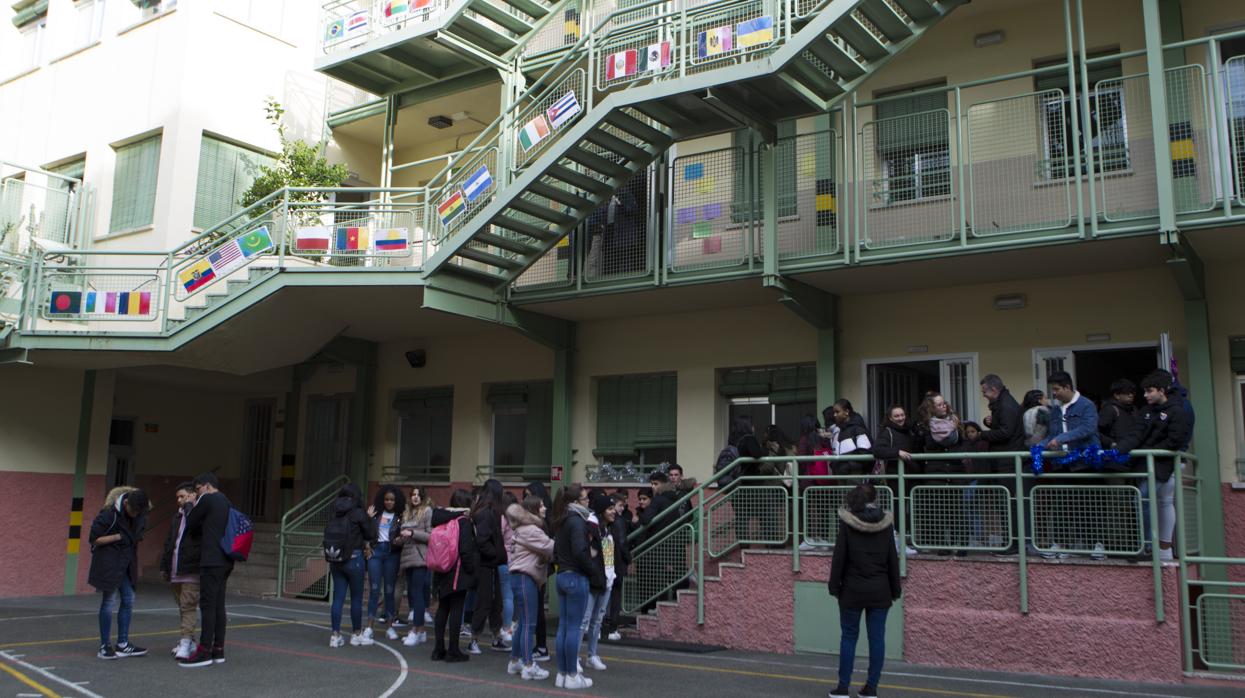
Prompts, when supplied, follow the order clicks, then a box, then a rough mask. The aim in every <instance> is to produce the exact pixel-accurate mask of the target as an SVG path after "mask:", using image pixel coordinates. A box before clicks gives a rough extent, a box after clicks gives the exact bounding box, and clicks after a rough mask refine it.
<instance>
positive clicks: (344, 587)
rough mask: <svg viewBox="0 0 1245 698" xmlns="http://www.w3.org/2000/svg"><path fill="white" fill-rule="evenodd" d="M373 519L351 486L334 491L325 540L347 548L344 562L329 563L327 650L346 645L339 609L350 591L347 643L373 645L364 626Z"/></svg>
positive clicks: (354, 488) (352, 485)
mask: <svg viewBox="0 0 1245 698" xmlns="http://www.w3.org/2000/svg"><path fill="white" fill-rule="evenodd" d="M376 535H377V534H376V518H375V517H371V516H368V515H367V514H366V513H364V511H363V492H361V491H360V490H359V486H358V485H355V484H354V483H346V484H345V485H342V486H341V489H339V490H338V491H337V499H336V500H334V502H333V519H331V520H330V521H329V523H328V525H327V526H326V527H325V532H324V537H325V538H326V539H329V538H342V539H344V540H345V541H346V546H345V547H346V549H345V550H343V551H342V558H343V559H345V562H331V563H329V574H330V575H332V578H333V603H332V605H331V606H330V607H329V621H330V624H331V625H332V633H333V634H332V635H330V636H329V647H333V648H337V647H341V646H343V645H345V644H346V641H345V638H343V637H342V633H341V630H342V606H344V605H345V603H346V592H347V591H349V592H350V626H351V630H352V631H353V632H352V634H351V636H350V644H351V645H352V646H355V647H359V646H367V645H371V644H373V640H372V635H371V633H367V632H365V629H364V626H363V573H364V570H365V569H366V568H367V561H368V558H370V557H371V556H372V544H373V543H374V542H375V541H376Z"/></svg>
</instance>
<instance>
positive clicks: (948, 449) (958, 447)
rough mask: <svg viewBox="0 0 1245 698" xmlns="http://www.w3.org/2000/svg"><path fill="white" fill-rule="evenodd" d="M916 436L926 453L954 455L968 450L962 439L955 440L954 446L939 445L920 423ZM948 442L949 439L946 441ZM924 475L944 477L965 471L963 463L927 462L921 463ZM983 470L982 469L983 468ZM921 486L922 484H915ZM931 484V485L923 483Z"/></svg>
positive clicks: (925, 425)
mask: <svg viewBox="0 0 1245 698" xmlns="http://www.w3.org/2000/svg"><path fill="white" fill-rule="evenodd" d="M916 436H917V437H918V438H919V439H920V440H921V448H922V450H924V451H925V452H926V453H956V452H962V451H968V450H970V449H969V448H968V446H967V444H965V443H964V442H963V438H962V437H961V438H959V439H957V440H956V444H955V445H954V446H947V445H945V444H942V443H939V442H938V441H937V440H936V439H935V438H934V435H933V434H931V433H930V431H929V424H928V423H920V424H917V425H916ZM947 440H948V441H949V440H950V439H947ZM923 466H924V468H925V474H926V475H945V474H947V473H962V472H964V471H965V469H966V468H965V465H964V461H961V460H957V461H954V462H953V461H949V460H927V461H925V462H924V463H923ZM983 469H984V468H983ZM917 484H922V483H917ZM925 484H932V483H925Z"/></svg>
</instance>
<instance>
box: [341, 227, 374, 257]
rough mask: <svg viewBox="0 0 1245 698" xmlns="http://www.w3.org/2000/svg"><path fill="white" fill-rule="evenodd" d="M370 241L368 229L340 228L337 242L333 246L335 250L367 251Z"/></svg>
mask: <svg viewBox="0 0 1245 698" xmlns="http://www.w3.org/2000/svg"><path fill="white" fill-rule="evenodd" d="M367 240H368V229H367V228H366V227H352V228H338V229H337V240H335V241H334V242H335V244H334V245H333V249H335V250H343V251H354V250H366V249H367Z"/></svg>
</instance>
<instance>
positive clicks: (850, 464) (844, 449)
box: [834, 412, 873, 475]
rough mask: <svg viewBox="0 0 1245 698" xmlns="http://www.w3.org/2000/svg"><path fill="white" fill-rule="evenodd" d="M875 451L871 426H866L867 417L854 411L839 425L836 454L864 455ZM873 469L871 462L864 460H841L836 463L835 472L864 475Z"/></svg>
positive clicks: (835, 444) (835, 447) (836, 437)
mask: <svg viewBox="0 0 1245 698" xmlns="http://www.w3.org/2000/svg"><path fill="white" fill-rule="evenodd" d="M872 453H873V442H871V441H869V428H868V427H867V426H865V418H864V417H861V416H860V414H859V413H856V412H853V413H851V414H850V415H848V417H847V421H846V422H844V423H843V424H840V425H839V433H838V434H837V435H836V436H835V443H834V454H835V455H836V456H864V455H871V454H872ZM870 469H872V464H871V463H865V462H863V461H841V462H839V463H836V464H835V473H836V474H839V475H862V474H864V473H866V472H868V471H869V470H870Z"/></svg>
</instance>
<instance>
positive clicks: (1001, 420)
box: [969, 373, 1037, 555]
mask: <svg viewBox="0 0 1245 698" xmlns="http://www.w3.org/2000/svg"><path fill="white" fill-rule="evenodd" d="M981 396H982V397H984V398H985V399H986V400H987V401H988V402H989V404H990V414H989V415H987V416H986V418H985V420H984V421H985V424H986V427H987V428H986V430H985V431H983V432H981V437H980V439H979V440H980V441H981V442H983V443H985V444H986V450H987V451H990V452H995V453H997V452H1004V451H1027V450H1028V449H1027V448H1025V428H1024V414H1023V413H1022V412H1021V411H1020V403H1018V402H1016V398H1014V397H1012V394H1011V393H1010V392H1008V390H1007V386H1005V385H1003V379H1002V378H999V377H998V376H997V375H995V374H993V373H990V374H987V375H986V377H985V378H982V379H981ZM969 466H970V467H971V468H973V472H982V471H983V470H984V469H985V468H987V467H989V468H991V469H992V470H993V471H994V472H996V473H1013V472H1015V469H1016V463H1015V461H1014V460H1013V459H1011V458H1000V459H998V460H994V461H987V460H973V461H971V462H970V463H969ZM1032 469H1033V468H1032V466H1031V465H1029V464H1028V463H1027V462H1026V463H1025V464H1024V465H1023V470H1024V472H1026V473H1027V472H1032ZM999 484H1002V485H1004V486H1006V487H1007V488H1008V489H1009V490H1015V487H1016V483H1015V482H1014V481H1013V480H1011V479H1007V480H1006V481H1004V482H1000V483H999ZM1032 488H1033V482H1032V480H1029V479H1026V480H1025V481H1024V485H1023V487H1022V491H1023V492H1024V496H1025V498H1026V499H1028V496H1029V491H1030V490H1031V489H1032ZM1012 494H1013V495H1014V494H1015V492H1014V491H1013V493H1012ZM1024 522H1025V523H1024V536H1023V538H1025V539H1026V540H1027V536H1028V533H1029V528H1030V524H1029V517H1028V516H1026V517H1025V519H1024ZM1015 525H1016V524H1015V521H1013V523H1012V526H1013V527H1015ZM1014 532H1015V530H1013V533H1014ZM1019 551H1020V546H1019V544H1018V543H1017V542H1016V540H1013V541H1012V544H1011V545H1010V546H1009V547H1008V548H1007V549H1006V550H1001V551H999V552H997V553H996V554H997V555H1015V554H1016V553H1017V552H1019ZM1029 553H1030V554H1034V555H1036V554H1037V548H1030V549H1029Z"/></svg>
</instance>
